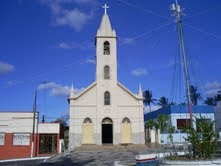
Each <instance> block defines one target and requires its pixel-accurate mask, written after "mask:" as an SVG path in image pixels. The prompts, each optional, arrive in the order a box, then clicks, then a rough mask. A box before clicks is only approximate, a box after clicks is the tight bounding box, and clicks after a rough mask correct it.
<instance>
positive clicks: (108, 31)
mask: <svg viewBox="0 0 221 166" xmlns="http://www.w3.org/2000/svg"><path fill="white" fill-rule="evenodd" d="M102 36H103V37H104V36H105V37H107V36H110V37H116V32H115V30H114V29H112V27H111V22H110V19H109V17H108V15H107V14H104V15H103V17H102V20H101V24H100V27H99V29H98V31H97V37H102Z"/></svg>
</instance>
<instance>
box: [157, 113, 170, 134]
mask: <svg viewBox="0 0 221 166" xmlns="http://www.w3.org/2000/svg"><path fill="white" fill-rule="evenodd" d="M168 120H169V117H168V116H167V115H165V114H160V115H158V118H157V123H158V125H159V129H160V131H161V132H162V131H165V130H166V129H167V127H168Z"/></svg>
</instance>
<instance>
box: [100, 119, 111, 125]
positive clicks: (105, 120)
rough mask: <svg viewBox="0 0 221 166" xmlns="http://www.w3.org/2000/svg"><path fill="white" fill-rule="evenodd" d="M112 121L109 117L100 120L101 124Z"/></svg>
mask: <svg viewBox="0 0 221 166" xmlns="http://www.w3.org/2000/svg"><path fill="white" fill-rule="evenodd" d="M112 123H113V121H112V120H111V119H110V118H104V119H103V120H102V124H112Z"/></svg>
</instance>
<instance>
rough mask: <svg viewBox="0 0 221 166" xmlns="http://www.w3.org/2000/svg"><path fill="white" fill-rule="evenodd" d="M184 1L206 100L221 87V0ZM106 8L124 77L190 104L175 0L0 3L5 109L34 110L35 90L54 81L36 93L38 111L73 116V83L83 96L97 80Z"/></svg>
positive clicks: (0, 87) (0, 95)
mask: <svg viewBox="0 0 221 166" xmlns="http://www.w3.org/2000/svg"><path fill="white" fill-rule="evenodd" d="M178 2H179V3H180V5H181V6H182V7H183V8H185V10H184V13H185V16H182V18H183V23H184V24H185V25H184V26H183V29H184V38H185V46H186V53H187V55H188V59H189V65H190V70H191V72H190V73H192V74H191V84H194V85H197V86H198V89H199V90H200V92H201V93H202V95H203V97H205V96H213V95H214V94H216V92H217V91H218V90H220V89H221V77H220V66H221V57H220V53H221V45H220V39H221V23H220V21H219V19H220V17H221V10H220V8H221V1H220V0H213V1H211V0H201V1H200V3H199V1H193V0H185V1H184V0H180V1H178ZM104 3H107V4H108V5H109V6H110V8H109V9H108V11H107V13H108V15H109V18H110V20H111V23H112V27H113V28H114V29H115V30H116V32H117V36H118V47H117V49H118V50H117V52H118V80H119V81H120V82H121V83H122V84H124V85H125V86H126V87H127V88H128V89H130V90H131V91H132V92H134V93H137V91H138V84H139V83H141V84H142V89H143V90H146V89H149V90H152V92H153V96H154V98H157V99H159V98H160V97H161V96H166V97H168V98H169V99H171V98H176V99H177V98H180V100H181V101H182V100H184V99H183V92H182V93H181V94H180V95H179V94H178V90H177V87H178V84H179V85H181V88H180V89H181V91H184V88H183V86H182V84H183V78H182V76H178V75H179V74H178V71H179V70H178V69H179V68H180V67H181V65H175V66H177V67H176V70H175V71H174V68H175V67H174V64H177V63H178V62H176V61H175V57H178V55H179V50H178V39H177V32H176V25H175V23H174V21H173V19H174V18H173V17H171V16H172V13H171V11H170V10H169V6H170V5H171V4H172V3H174V1H173V0H164V1H162V0H139V1H137V0H111V1H107V0H106V1H105V0H100V1H98V0H33V1H28V0H14V1H8V0H2V1H1V2H0V22H1V25H0V101H1V102H0V110H1V111H32V108H33V100H34V91H35V89H36V88H37V87H38V86H39V84H40V83H41V82H43V81H48V83H47V84H44V85H41V86H40V88H39V90H38V111H39V112H40V113H41V114H45V115H46V116H47V117H48V119H47V120H49V121H50V120H51V119H53V118H56V117H59V116H62V115H65V114H67V112H68V103H67V96H68V94H69V90H70V86H71V83H72V82H73V84H74V88H75V89H76V90H79V91H81V90H82V89H84V88H85V87H87V86H88V85H89V84H90V83H92V82H93V81H94V80H95V46H94V40H95V35H96V31H97V29H98V27H99V25H100V21H101V17H102V15H103V13H104V10H103V9H102V8H101V6H102V5H103V4H104ZM153 30H155V31H153ZM173 73H175V75H176V77H175V79H173V77H172V76H173ZM173 80H174V83H173ZM178 80H181V81H180V83H179V81H178ZM171 86H173V88H172V91H173V92H174V93H172V92H171ZM171 93H172V94H173V95H171Z"/></svg>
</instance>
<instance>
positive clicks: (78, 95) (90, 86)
mask: <svg viewBox="0 0 221 166" xmlns="http://www.w3.org/2000/svg"><path fill="white" fill-rule="evenodd" d="M95 85H97V82H93V83H92V84H90V85H89V86H88V87H87V88H86V89H84V90H83V91H82V92H81V93H79V94H77V95H76V97H72V98H69V99H68V102H69V100H71V99H77V98H79V97H80V96H82V95H83V94H85V93H86V92H87V91H89V90H90V89H91V88H93V87H94V86H95Z"/></svg>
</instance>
